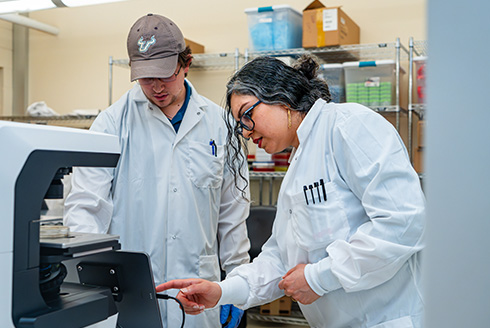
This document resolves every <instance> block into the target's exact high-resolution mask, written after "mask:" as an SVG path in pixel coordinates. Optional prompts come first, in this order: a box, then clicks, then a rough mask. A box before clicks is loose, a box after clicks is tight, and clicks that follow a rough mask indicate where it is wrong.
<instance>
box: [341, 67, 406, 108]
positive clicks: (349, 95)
mask: <svg viewBox="0 0 490 328" xmlns="http://www.w3.org/2000/svg"><path fill="white" fill-rule="evenodd" d="M342 65H343V67H344V74H345V97H346V101H347V102H357V103H360V104H363V105H366V106H392V105H395V104H396V99H395V96H396V74H395V70H396V65H395V61H394V60H376V61H364V62H345V63H343V64H342ZM402 73H404V72H403V70H402V69H400V74H402Z"/></svg>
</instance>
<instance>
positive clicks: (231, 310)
mask: <svg viewBox="0 0 490 328" xmlns="http://www.w3.org/2000/svg"><path fill="white" fill-rule="evenodd" d="M243 313H244V311H243V310H240V309H239V308H237V307H235V306H233V305H232V304H226V305H221V314H220V322H221V324H222V325H224V324H226V322H227V321H228V318H229V317H230V321H229V322H228V324H227V325H226V326H224V328H237V327H238V325H239V324H240V320H242V316H243Z"/></svg>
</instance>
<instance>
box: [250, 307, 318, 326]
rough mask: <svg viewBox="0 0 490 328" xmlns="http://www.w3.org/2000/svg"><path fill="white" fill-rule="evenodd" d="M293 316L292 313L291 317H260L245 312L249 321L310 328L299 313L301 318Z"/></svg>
mask: <svg viewBox="0 0 490 328" xmlns="http://www.w3.org/2000/svg"><path fill="white" fill-rule="evenodd" d="M293 315H294V313H293V314H292V315H291V316H276V315H262V314H260V313H256V312H251V311H250V310H248V311H247V319H251V320H256V321H263V322H273V323H281V324H286V325H295V326H302V327H309V326H310V325H309V324H308V321H306V319H305V318H304V317H302V315H301V313H300V314H299V315H300V316H301V317H300V316H293Z"/></svg>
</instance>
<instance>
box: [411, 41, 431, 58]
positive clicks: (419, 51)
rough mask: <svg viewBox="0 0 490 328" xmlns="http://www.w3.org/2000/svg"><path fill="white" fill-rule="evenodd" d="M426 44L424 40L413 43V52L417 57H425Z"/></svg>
mask: <svg viewBox="0 0 490 328" xmlns="http://www.w3.org/2000/svg"><path fill="white" fill-rule="evenodd" d="M427 46H428V44H427V41H426V40H423V41H422V40H421V41H413V51H414V52H415V54H416V55H417V56H427V49H428V47H427Z"/></svg>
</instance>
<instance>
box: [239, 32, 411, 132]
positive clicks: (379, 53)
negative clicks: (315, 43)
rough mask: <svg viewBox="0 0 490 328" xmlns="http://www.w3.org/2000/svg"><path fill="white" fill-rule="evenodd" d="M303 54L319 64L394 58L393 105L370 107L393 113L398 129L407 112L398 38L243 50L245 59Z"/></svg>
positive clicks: (405, 56)
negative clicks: (401, 94)
mask: <svg viewBox="0 0 490 328" xmlns="http://www.w3.org/2000/svg"><path fill="white" fill-rule="evenodd" d="M303 54H312V55H315V56H316V57H317V58H319V60H320V64H327V63H339V62H347V61H369V60H380V59H393V58H394V59H395V74H396V86H395V92H396V94H395V105H393V106H375V107H370V108H371V109H372V110H374V111H376V112H379V113H395V115H396V122H395V125H396V129H397V130H398V131H400V113H401V112H408V111H407V110H406V109H404V108H401V106H400V71H401V66H400V62H401V60H402V59H408V50H407V48H405V47H404V46H403V45H402V44H401V43H400V39H399V38H397V39H396V41H395V42H391V43H372V44H353V45H342V46H335V47H324V48H296V49H286V50H275V51H257V52H248V51H245V61H248V60H249V59H253V58H255V57H258V56H274V57H292V58H295V59H296V58H298V57H300V56H301V55H303Z"/></svg>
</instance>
